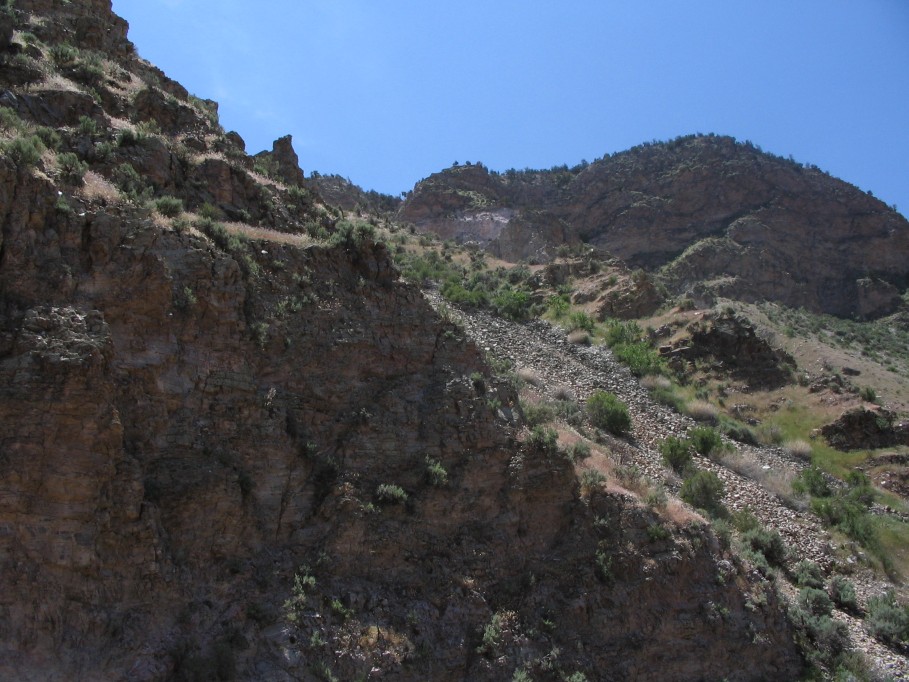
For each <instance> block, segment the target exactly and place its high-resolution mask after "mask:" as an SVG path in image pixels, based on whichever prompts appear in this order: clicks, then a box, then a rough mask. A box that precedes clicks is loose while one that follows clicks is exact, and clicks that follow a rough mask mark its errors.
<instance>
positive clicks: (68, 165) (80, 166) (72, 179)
mask: <svg viewBox="0 0 909 682" xmlns="http://www.w3.org/2000/svg"><path fill="white" fill-rule="evenodd" d="M57 165H58V166H59V167H60V173H61V175H62V176H63V179H64V180H65V181H66V182H68V183H70V184H74V185H81V184H82V178H83V176H84V175H85V173H86V171H87V170H88V164H87V163H85V162H84V161H80V160H79V157H78V156H76V155H75V154H73V153H71V152H65V153H63V154H58V155H57Z"/></svg>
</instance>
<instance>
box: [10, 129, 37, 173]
mask: <svg viewBox="0 0 909 682" xmlns="http://www.w3.org/2000/svg"><path fill="white" fill-rule="evenodd" d="M2 150H3V153H5V154H6V155H7V156H9V158H10V159H12V161H13V163H14V164H16V167H17V168H31V167H32V166H35V165H37V163H38V161H40V160H41V154H43V153H44V143H43V142H42V141H41V138H39V137H38V136H37V135H28V136H25V137H16V138H13V139H12V140H10V141H8V142H4V143H3V144H2Z"/></svg>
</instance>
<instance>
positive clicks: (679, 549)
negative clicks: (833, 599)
mask: <svg viewBox="0 0 909 682" xmlns="http://www.w3.org/2000/svg"><path fill="white" fill-rule="evenodd" d="M17 8H18V11H17V13H16V15H15V18H16V22H17V25H18V26H20V27H21V26H35V25H38V24H44V25H49V26H54V27H55V28H54V29H53V31H49V32H48V33H47V34H46V35H45V36H44V37H43V38H41V41H45V40H46V41H49V42H51V43H52V42H53V41H56V40H60V39H62V38H61V36H65V37H66V39H67V40H72V39H73V36H76V37H78V36H79V35H81V34H80V33H79V32H78V27H79V26H80V25H81V24H80V22H81V21H82V20H83V19H84V18H85V17H90V18H91V19H92V21H93V22H95V23H94V24H92V25H93V26H96V27H99V28H98V30H97V31H95V30H91V31H89V30H87V29H86V34H87V35H93V36H101V37H98V38H97V40H94V39H92V40H94V42H89V43H87V45H88V47H86V49H90V50H98V51H101V52H103V55H104V57H105V59H107V60H109V61H110V62H111V64H113V65H115V66H116V68H114V67H113V66H110V65H107V66H105V68H106V69H107V75H106V76H105V77H104V78H103V79H101V80H99V81H98V82H97V83H96V86H97V88H100V90H99V91H98V92H97V99H100V101H101V102H102V103H103V106H102V105H101V104H98V102H97V101H96V98H95V97H94V96H91V95H89V94H88V93H87V92H86V91H85V88H84V87H83V85H82V84H80V83H79V82H78V81H67V82H66V83H65V87H63V88H61V87H58V86H59V83H60V81H57V82H56V83H57V85H55V84H54V83H53V82H47V83H45V82H42V83H39V84H36V86H35V87H33V88H31V92H24V91H22V90H21V89H19V88H17V87H16V86H15V84H14V83H12V82H10V81H9V80H6V81H3V82H2V83H0V85H2V86H3V87H4V88H5V91H4V93H3V94H2V97H0V101H2V103H3V105H4V106H5V107H7V108H8V109H9V110H10V111H11V112H16V114H17V115H18V116H20V117H21V119H22V122H21V124H17V125H20V126H21V131H20V132H21V135H23V136H24V135H26V134H30V132H31V131H33V130H36V128H35V126H36V125H38V124H40V125H46V126H53V127H54V128H55V132H56V133H57V135H58V137H59V139H58V140H57V142H55V143H54V144H55V145H56V147H55V148H52V149H49V150H47V151H46V152H45V154H44V155H43V156H40V157H39V158H37V159H32V160H31V161H29V160H27V159H26V157H25V156H24V155H23V154H21V153H17V154H14V153H12V152H11V151H9V150H10V149H12V148H13V147H12V146H11V144H10V145H7V143H8V142H10V141H11V140H12V139H13V137H12V136H13V135H19V134H20V132H9V131H7V132H5V133H4V135H6V136H7V137H6V138H5V139H4V147H3V148H4V150H5V151H4V153H3V155H2V156H0V226H2V230H0V426H2V429H0V677H2V678H4V679H21V680H55V679H60V680H63V679H89V680H91V679H98V680H100V679H105V680H107V679H124V680H127V679H128V680H172V679H174V680H203V679H205V680H210V679H232V678H238V679H249V680H301V679H302V680H310V679H313V680H314V679H331V678H332V676H334V678H335V679H359V678H365V677H370V678H372V677H387V678H389V679H401V680H423V679H433V680H499V679H509V678H510V677H511V676H512V675H513V674H514V671H515V670H516V669H518V668H524V669H526V670H527V671H529V672H530V673H532V674H533V676H534V679H540V680H549V679H552V680H556V679H562V678H564V677H565V676H566V675H569V674H571V673H573V672H576V671H580V672H583V673H584V674H586V675H587V677H588V679H615V680H642V679H653V678H655V677H657V678H660V679H665V680H690V679H698V678H704V679H720V678H728V679H731V680H759V679H793V678H794V677H795V676H796V675H797V674H798V670H799V668H800V666H801V661H800V659H799V656H798V654H797V652H796V651H795V649H794V646H793V644H792V631H791V626H790V624H789V622H788V621H787V620H786V618H785V616H784V612H783V610H782V609H781V608H780V605H779V604H778V603H777V601H776V598H775V595H774V593H773V591H772V590H771V589H770V588H769V585H768V584H767V583H766V582H764V581H763V580H762V579H760V578H759V577H758V576H756V575H754V574H751V573H749V572H748V571H747V569H746V567H744V566H743V565H741V564H740V563H738V562H737V561H736V560H734V559H733V558H732V557H731V556H730V555H729V554H728V553H727V552H725V550H724V549H723V548H722V547H721V546H720V545H719V544H718V542H717V540H716V538H715V537H714V536H713V535H712V533H711V532H710V531H709V529H707V528H706V526H703V525H700V524H689V525H686V526H683V527H679V526H677V525H676V524H674V523H673V522H672V521H671V520H670V519H664V518H661V517H659V516H658V515H657V514H656V513H655V512H653V511H651V510H648V509H646V508H644V507H642V506H641V505H639V503H638V502H637V501H636V500H635V499H634V498H633V497H632V496H631V495H629V494H624V493H622V492H619V491H613V492H608V491H607V490H606V489H605V488H601V489H597V490H593V491H592V492H590V493H589V494H587V495H585V496H584V497H582V496H581V494H580V491H579V487H578V484H577V481H576V479H575V476H574V472H573V469H572V467H571V465H570V464H569V462H568V461H567V460H566V459H564V458H560V457H556V456H552V455H547V454H546V453H545V452H542V451H539V450H536V449H534V448H532V447H530V446H527V445H521V444H520V443H519V442H518V440H517V435H518V430H517V427H518V426H519V423H520V422H519V417H518V413H519V410H515V409H514V408H515V394H514V391H513V389H512V388H511V387H510V386H508V385H505V384H500V383H498V381H497V380H496V379H495V378H494V377H493V376H492V375H491V373H490V371H489V368H488V366H487V364H486V361H485V360H484V358H483V355H482V353H481V352H480V350H479V349H478V348H476V347H475V346H474V345H473V344H472V343H470V342H468V341H467V340H466V337H465V335H464V333H463V332H462V330H460V329H459V328H458V327H456V326H454V325H453V324H451V323H450V322H448V321H447V320H445V319H443V318H441V317H439V316H438V315H437V314H435V313H434V312H433V311H432V309H431V307H430V306H429V305H428V304H427V303H426V301H425V300H424V298H423V296H422V295H421V293H420V292H419V290H417V289H416V288H414V287H412V286H411V285H408V284H406V283H404V282H402V281H400V280H399V279H398V277H397V273H396V272H395V270H394V268H393V265H392V262H391V260H390V258H389V255H388V252H387V250H386V248H385V247H384V246H383V245H382V244H380V243H374V242H373V241H372V240H370V239H368V238H364V237H361V236H357V235H356V234H354V233H351V234H347V235H345V233H344V232H343V231H342V228H341V224H339V223H337V222H336V220H335V219H334V218H333V217H332V216H335V215H336V214H337V212H336V211H334V210H333V209H330V208H328V207H325V206H323V205H321V204H320V203H319V200H318V197H317V196H315V195H314V194H312V193H307V192H304V191H299V190H300V188H299V187H297V188H296V191H294V188H288V187H285V186H284V185H283V183H278V182H273V181H266V180H267V179H266V180H263V179H262V178H261V177H259V175H258V174H256V173H252V172H251V170H252V168H253V165H254V162H253V160H252V159H250V158H249V157H247V156H246V155H245V154H244V153H243V149H242V147H243V145H242V140H241V139H240V138H239V136H237V135H235V134H228V133H225V132H224V131H223V130H222V129H220V127H219V126H218V125H217V121H216V118H215V116H214V114H215V113H216V110H215V108H214V107H213V106H212V105H211V103H205V102H199V101H193V100H190V99H189V98H187V97H186V96H185V94H184V93H183V92H181V91H180V89H179V87H177V85H176V84H174V83H173V81H169V80H166V79H161V77H159V76H157V75H154V74H155V71H154V70H153V67H151V66H150V65H147V64H145V63H142V62H139V61H137V60H136V59H135V57H134V56H132V55H133V51H132V50H131V49H130V48H129V46H128V44H127V45H126V46H125V47H124V43H123V40H124V36H123V34H122V32H121V31H120V29H121V28H122V29H124V30H125V24H124V23H123V22H122V20H119V19H118V18H116V17H114V16H113V15H111V14H110V6H109V4H108V3H102V2H98V3H62V2H52V3H39V2H37V1H36V2H33V3H27V2H23V3H17ZM104 27H108V28H110V30H109V31H108V30H106V29H105V30H101V29H102V28H104ZM118 27H119V28H118ZM114 29H116V30H114ZM36 49H37V50H38V54H37V55H36V56H34V57H32V58H33V59H36V60H37V59H38V58H40V57H42V56H45V52H46V50H47V49H48V45H46V44H44V43H41V44H39V45H38V46H37V48H36ZM7 73H8V72H7V71H0V80H2V79H3V78H4V76H5V74H7ZM150 74H152V75H154V78H153V79H152V80H153V81H154V82H152V81H148V80H143V79H145V78H152V76H151V75H150ZM60 78H66V77H65V76H62V75H61V76H60ZM126 84H130V85H131V87H129V88H127V87H125V86H126ZM136 86H138V87H136ZM66 93H69V94H66ZM168 94H169V95H170V96H167V95H168ZM64 101H73V102H79V103H81V104H80V106H84V108H85V109H84V113H81V114H78V115H74V114H73V113H72V112H70V111H69V110H68V109H67V107H66V106H64V105H63V104H62V102H64ZM7 117H8V118H9V117H11V114H8V115H7ZM114 118H117V122H116V126H117V128H115V127H114V126H115V122H114ZM150 118H154V119H155V120H158V121H163V122H164V123H162V124H161V125H160V126H159V128H158V129H157V130H155V129H154V127H149V126H145V127H141V126H140V124H141V123H142V122H143V121H148V120H149V119H150ZM86 121H89V123H86ZM124 122H125V124H126V125H127V126H129V130H131V131H133V135H132V136H130V135H123V134H122V133H121V132H120V131H122V130H123V129H124ZM140 133H141V134H140ZM43 134H44V135H45V136H46V137H48V139H50V138H51V136H49V135H48V134H47V131H43ZM17 139H18V138H17ZM281 147H282V149H283V152H282V156H283V158H284V159H285V160H286V159H289V158H291V157H290V151H292V150H288V147H289V140H288V141H287V144H283V143H282V145H281ZM64 154H70V155H73V157H75V158H76V159H78V160H79V161H80V162H82V163H84V164H86V165H87V166H88V168H89V170H88V172H86V173H84V176H83V177H82V178H81V179H78V181H77V180H76V179H73V171H72V170H70V171H67V170H66V165H67V164H68V165H70V166H72V165H73V157H65V156H64ZM127 165H128V166H129V169H131V171H130V170H129V169H127V168H126V166H127ZM280 170H282V171H287V168H282V169H280ZM77 175H78V174H77ZM282 175H285V177H283V178H282V179H283V180H284V181H285V182H289V181H292V180H293V179H294V177H293V174H289V175H290V177H286V174H284V173H283V172H282ZM162 198H166V199H168V200H169V201H167V202H164V203H163V204H161V205H159V208H158V210H153V209H152V208H150V204H149V203H148V202H149V200H154V199H162ZM175 198H179V199H181V200H182V202H183V207H184V208H186V209H190V210H191V211H193V212H190V213H182V214H181V213H180V212H179V211H178V210H173V199H175ZM165 206H170V208H169V209H167V210H165ZM196 211H198V212H196ZM167 214H171V217H170V218H168V217H167ZM211 216H224V217H227V218H234V219H235V220H242V221H245V223H246V224H242V225H239V226H237V225H233V226H228V227H229V229H228V227H225V226H224V225H220V224H218V223H215V222H213V221H212V218H211ZM312 225H317V226H318V227H320V228H321V229H323V230H324V231H326V232H327V233H330V234H332V235H333V237H334V238H333V239H331V240H330V241H328V240H323V241H312V240H307V239H306V238H304V236H302V235H303V233H304V232H305V230H306V229H307V226H312ZM249 233H251V234H267V235H269V239H268V240H255V241H254V240H250V239H248V238H244V237H243V235H245V234H249ZM654 524H662V525H665V526H666V527H667V528H670V529H671V534H670V535H669V536H668V537H665V538H664V539H661V540H659V541H653V540H652V538H651V537H650V534H649V533H648V530H649V529H650V528H651V527H652V526H653V525H654ZM718 575H722V577H723V579H722V580H717V576H718Z"/></svg>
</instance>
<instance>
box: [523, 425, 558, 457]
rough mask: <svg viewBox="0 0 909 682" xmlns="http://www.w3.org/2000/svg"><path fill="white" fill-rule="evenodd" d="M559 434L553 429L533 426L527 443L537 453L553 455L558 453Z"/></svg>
mask: <svg viewBox="0 0 909 682" xmlns="http://www.w3.org/2000/svg"><path fill="white" fill-rule="evenodd" d="M558 440H559V434H558V433H556V431H555V429H548V428H546V427H545V426H534V427H533V430H532V431H531V432H530V438H528V439H527V442H528V443H529V444H530V447H532V448H533V449H534V450H536V451H537V452H540V453H542V454H544V455H554V454H556V453H557V452H558Z"/></svg>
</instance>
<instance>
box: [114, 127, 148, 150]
mask: <svg viewBox="0 0 909 682" xmlns="http://www.w3.org/2000/svg"><path fill="white" fill-rule="evenodd" d="M144 141H145V136H144V135H143V134H142V133H141V132H139V131H137V130H133V129H132V128H124V129H123V130H121V131H120V132H119V133H118V134H117V146H118V147H135V146H138V145H140V144H142V142H144Z"/></svg>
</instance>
